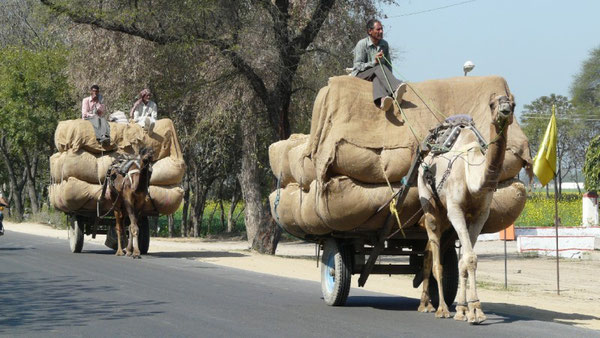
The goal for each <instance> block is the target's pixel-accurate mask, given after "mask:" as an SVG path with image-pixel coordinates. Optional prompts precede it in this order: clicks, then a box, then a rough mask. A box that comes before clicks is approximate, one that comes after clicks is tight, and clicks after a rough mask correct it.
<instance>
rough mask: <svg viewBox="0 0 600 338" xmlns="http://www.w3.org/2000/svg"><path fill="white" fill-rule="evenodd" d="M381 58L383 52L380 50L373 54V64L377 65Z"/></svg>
mask: <svg viewBox="0 0 600 338" xmlns="http://www.w3.org/2000/svg"><path fill="white" fill-rule="evenodd" d="M382 57H383V51H382V50H380V51H379V52H377V54H375V63H379V59H381V58H382Z"/></svg>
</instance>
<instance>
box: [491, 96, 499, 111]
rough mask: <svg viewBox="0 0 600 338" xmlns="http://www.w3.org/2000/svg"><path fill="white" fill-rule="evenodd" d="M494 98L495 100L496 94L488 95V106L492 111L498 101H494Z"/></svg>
mask: <svg viewBox="0 0 600 338" xmlns="http://www.w3.org/2000/svg"><path fill="white" fill-rule="evenodd" d="M496 98H497V95H496V93H492V94H491V95H490V103H489V105H490V108H492V110H494V109H495V108H496V104H497V103H498V100H496Z"/></svg>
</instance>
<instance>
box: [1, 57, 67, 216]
mask: <svg viewBox="0 0 600 338" xmlns="http://www.w3.org/2000/svg"><path fill="white" fill-rule="evenodd" d="M64 55H65V51H64V50H61V49H49V50H44V51H30V50H27V49H23V48H21V47H10V48H4V49H2V50H0V153H1V155H2V159H3V162H4V165H5V168H6V171H7V175H8V181H9V186H10V194H11V196H12V201H13V203H14V207H15V210H14V213H13V215H14V216H16V218H17V219H20V218H21V217H22V216H23V212H24V207H23V203H22V196H21V193H22V189H23V187H24V186H25V185H26V186H27V193H28V195H29V199H30V206H31V209H32V211H33V212H36V211H37V209H38V207H39V204H40V202H39V201H38V197H37V196H38V195H39V194H38V192H39V191H40V190H42V189H41V188H40V187H39V185H38V182H37V181H36V178H37V177H38V170H39V163H40V161H41V158H42V157H44V156H47V154H48V153H49V152H50V149H52V148H53V147H54V144H53V143H52V140H53V135H54V130H55V129H56V125H57V123H58V121H59V120H60V119H62V118H64V116H66V115H67V114H68V112H70V111H71V109H72V107H73V103H74V102H73V101H72V99H71V97H70V88H69V85H68V83H67V77H66V74H65V68H66V58H65V57H64Z"/></svg>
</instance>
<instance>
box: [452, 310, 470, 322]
mask: <svg viewBox="0 0 600 338" xmlns="http://www.w3.org/2000/svg"><path fill="white" fill-rule="evenodd" d="M466 314H467V308H466V307H465V306H457V307H456V314H455V315H454V320H460V321H465V320H467V316H466Z"/></svg>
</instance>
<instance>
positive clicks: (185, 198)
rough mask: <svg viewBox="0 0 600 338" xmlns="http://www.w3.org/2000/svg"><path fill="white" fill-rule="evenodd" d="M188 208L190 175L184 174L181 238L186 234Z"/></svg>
mask: <svg viewBox="0 0 600 338" xmlns="http://www.w3.org/2000/svg"><path fill="white" fill-rule="evenodd" d="M189 207H190V175H189V174H185V178H184V180H183V211H182V213H181V229H180V230H181V237H186V236H187V234H188V219H189V218H188V209H189Z"/></svg>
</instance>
